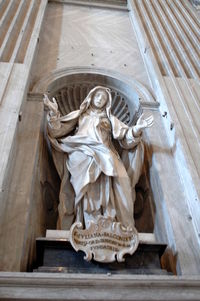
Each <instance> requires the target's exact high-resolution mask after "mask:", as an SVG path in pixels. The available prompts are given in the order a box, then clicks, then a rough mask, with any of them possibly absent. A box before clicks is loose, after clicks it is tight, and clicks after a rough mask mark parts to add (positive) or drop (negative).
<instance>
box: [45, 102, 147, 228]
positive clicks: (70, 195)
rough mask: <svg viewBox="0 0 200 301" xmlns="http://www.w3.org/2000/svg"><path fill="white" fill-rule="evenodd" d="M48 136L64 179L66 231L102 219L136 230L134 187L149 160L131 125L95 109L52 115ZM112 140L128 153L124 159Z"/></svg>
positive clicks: (62, 216) (61, 212)
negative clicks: (76, 223)
mask: <svg viewBox="0 0 200 301" xmlns="http://www.w3.org/2000/svg"><path fill="white" fill-rule="evenodd" d="M72 130H75V132H74V133H73V134H72ZM48 135H49V139H50V141H51V144H52V147H53V156H54V162H55V165H56V168H57V170H58V173H59V175H60V178H61V188H60V203H59V220H60V224H61V229H69V228H70V226H71V224H72V223H73V222H75V221H80V222H82V223H83V225H84V227H86V228H87V226H88V222H89V221H90V220H94V221H95V220H96V219H97V217H98V216H102V215H103V216H106V217H111V218H112V219H113V221H118V222H121V223H122V225H123V226H125V227H132V226H133V225H134V218H133V210H134V201H135V185H136V183H137V182H138V180H139V176H140V174H141V169H142V164H143V156H144V150H143V143H142V141H141V136H139V137H134V134H133V129H132V128H131V127H130V128H129V127H128V126H127V125H125V124H124V123H122V122H121V121H120V120H118V119H117V118H116V117H114V116H113V115H111V114H110V116H108V114H106V111H103V112H102V111H96V110H93V109H92V108H91V107H89V108H88V109H87V110H86V111H85V112H80V110H77V111H74V112H71V113H70V114H68V115H66V116H64V117H57V118H56V117H50V115H49V116H48ZM113 139H116V140H118V142H119V144H120V147H121V148H122V149H123V150H122V153H121V156H120V155H119V154H118V152H117V150H116V149H115V147H114V145H113Z"/></svg>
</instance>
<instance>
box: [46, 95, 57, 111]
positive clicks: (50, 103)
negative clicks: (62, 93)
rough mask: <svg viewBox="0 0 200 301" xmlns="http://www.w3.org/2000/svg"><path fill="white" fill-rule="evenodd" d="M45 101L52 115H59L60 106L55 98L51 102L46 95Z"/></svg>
mask: <svg viewBox="0 0 200 301" xmlns="http://www.w3.org/2000/svg"><path fill="white" fill-rule="evenodd" d="M43 101H44V105H45V107H46V108H47V109H48V110H49V111H50V113H51V114H52V115H56V114H57V113H58V104H57V102H56V99H55V98H54V97H53V98H52V101H50V100H49V98H48V96H47V95H46V94H44V97H43Z"/></svg>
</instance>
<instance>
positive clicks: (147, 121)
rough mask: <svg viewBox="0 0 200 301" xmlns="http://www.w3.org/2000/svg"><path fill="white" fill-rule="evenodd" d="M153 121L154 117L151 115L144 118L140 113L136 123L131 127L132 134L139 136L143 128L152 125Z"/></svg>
mask: <svg viewBox="0 0 200 301" xmlns="http://www.w3.org/2000/svg"><path fill="white" fill-rule="evenodd" d="M153 121H154V119H153V116H152V115H151V116H149V117H147V118H144V114H142V115H141V116H140V117H139V118H138V121H137V123H136V125H135V126H134V127H133V131H134V134H135V135H136V136H139V135H140V134H141V133H142V131H143V130H144V129H145V128H149V127H151V126H152V125H153Z"/></svg>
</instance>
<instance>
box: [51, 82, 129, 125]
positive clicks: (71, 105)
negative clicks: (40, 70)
mask: <svg viewBox="0 0 200 301" xmlns="http://www.w3.org/2000/svg"><path fill="white" fill-rule="evenodd" d="M95 86H96V85H94V84H93V85H89V84H79V85H69V86H66V87H64V88H62V89H60V90H59V91H56V92H55V93H54V97H55V98H56V100H57V103H58V108H59V111H60V113H61V114H62V115H66V114H68V113H70V112H71V111H75V110H78V109H79V107H80V104H81V103H82V102H83V100H84V99H85V97H86V96H87V95H88V93H89V92H90V90H91V89H92V88H94V87H95ZM111 95H112V107H111V112H112V114H113V115H115V116H116V117H117V118H118V119H120V120H121V121H122V122H124V123H126V124H129V122H130V112H129V109H128V105H127V103H126V101H125V98H124V97H123V95H121V94H120V93H119V92H117V91H114V90H113V89H111Z"/></svg>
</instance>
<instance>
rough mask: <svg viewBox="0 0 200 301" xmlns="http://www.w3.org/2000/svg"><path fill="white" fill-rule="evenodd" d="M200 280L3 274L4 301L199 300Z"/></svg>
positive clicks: (0, 291)
mask: <svg viewBox="0 0 200 301" xmlns="http://www.w3.org/2000/svg"><path fill="white" fill-rule="evenodd" d="M199 296H200V277H195V276H193V277H176V276H161V275H159V276H146V275H131V276H130V275H122V276H120V275H111V274H110V273H108V274H107V275H98V274H95V275H94V274H64V273H63V274H61V273H60V274H58V273H55V274H53V273H8V272H5V273H3V272H1V273H0V299H3V300H13V299H16V298H17V300H55V301H56V300H77V301H78V300H83V299H84V300H99V301H100V300H124V301H125V300H141V301H142V300H157V301H159V300H168V301H171V300H177V301H178V300H182V301H185V300H188V301H189V300H190V301H191V300H199Z"/></svg>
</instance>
